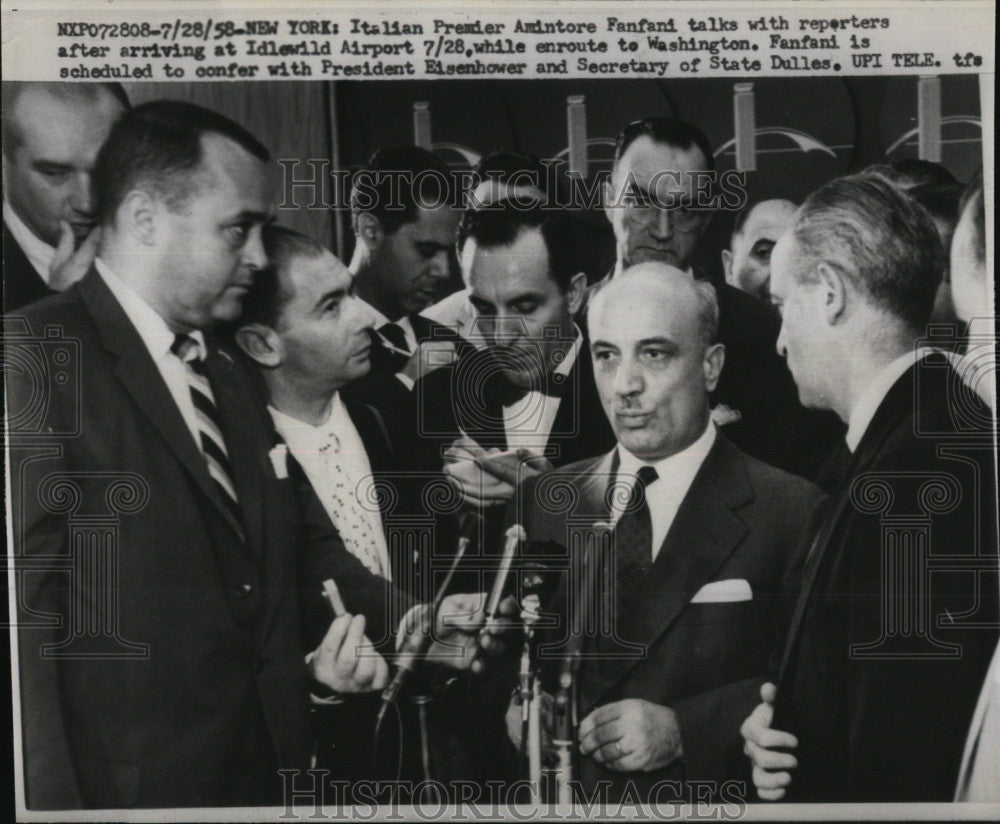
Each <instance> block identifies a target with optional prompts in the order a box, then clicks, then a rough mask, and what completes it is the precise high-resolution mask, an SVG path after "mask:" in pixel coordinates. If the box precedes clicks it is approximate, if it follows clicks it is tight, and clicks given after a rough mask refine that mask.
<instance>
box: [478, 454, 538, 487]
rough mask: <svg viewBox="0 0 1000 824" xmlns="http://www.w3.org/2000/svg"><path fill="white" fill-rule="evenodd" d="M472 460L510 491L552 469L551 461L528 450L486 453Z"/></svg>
mask: <svg viewBox="0 0 1000 824" xmlns="http://www.w3.org/2000/svg"><path fill="white" fill-rule="evenodd" d="M473 460H474V461H475V462H476V463H477V464H478V465H479V466H480V467H481V468H482V469H484V470H485V471H486V472H488V473H489V474H490V475H492V476H493V477H494V478H496V479H497V480H499V481H503V482H504V483H506V484H509V485H510V487H511V488H512V489H516V488H517V486H518V484H521V483H523V482H524V481H526V480H527V479H528V478H533V477H535V475H540V474H541V473H543V472H547V471H548V470H550V469H552V461H550V460H549V459H548V458H546V457H545V456H544V455H538V454H536V453H534V452H532V451H531V450H530V449H518V450H516V451H515V452H498V453H497V454H495V455H493V454H489V453H487V454H485V455H480V456H478V457H476V458H473Z"/></svg>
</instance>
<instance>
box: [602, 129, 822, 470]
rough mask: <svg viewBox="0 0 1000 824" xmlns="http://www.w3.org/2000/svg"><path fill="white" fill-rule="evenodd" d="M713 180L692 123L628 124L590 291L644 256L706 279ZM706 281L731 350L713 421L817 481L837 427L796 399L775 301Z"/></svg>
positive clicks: (759, 454)
mask: <svg viewBox="0 0 1000 824" xmlns="http://www.w3.org/2000/svg"><path fill="white" fill-rule="evenodd" d="M718 182H719V181H718V180H717V178H716V174H715V162H714V159H713V155H712V149H711V145H710V144H709V142H708V138H707V137H706V136H705V134H704V133H703V132H702V131H701V130H700V129H698V128H697V127H696V126H694V125H692V124H690V123H686V122H684V121H682V120H679V119H677V118H670V117H651V118H646V119H644V120H637V121H635V122H633V123H630V124H629V125H628V126H626V127H625V128H624V129H623V130H622V131H621V133H619V135H618V140H617V142H616V145H615V162H614V167H613V169H612V172H611V177H610V179H609V180H608V181H607V182H606V183H605V190H604V196H605V213H606V214H607V216H608V220H609V221H611V226H612V228H613V229H614V234H615V241H616V262H615V269H614V271H613V272H612V273H611V274H609V275H608V277H607V278H605V280H604V281H601V282H600V283H598V284H597V285H596V286H595V287H593V289H599V288H601V286H602V285H603V284H604V283H606V282H607V281H608V280H610V279H611V278H613V277H615V276H617V274H618V273H620V272H621V271H622V270H623V269H626V268H628V267H630V266H634V265H636V264H638V263H643V262H646V261H656V262H660V263H666V264H669V265H670V266H673V267H675V268H677V269H680V270H681V271H683V272H687V274H688V275H690V276H691V277H692V278H695V279H698V280H709V278H708V276H707V274H706V273H705V272H703V271H701V270H699V269H697V268H695V267H694V266H692V260H693V258H694V253H695V250H696V249H697V247H698V243H699V241H700V240H701V238H702V237H703V235H704V234H705V230H706V229H707V228H708V225H709V223H710V221H711V219H712V215H713V213H714V212H715V211H717V210H718V208H719V207H720V204H721V203H722V202H723V201H722V199H721V198H720V194H721V193H722V189H721V187H720V186H719V185H717V184H718ZM731 188H732V187H731V186H730V189H731ZM736 194H738V192H737V193H736ZM712 282H713V285H714V286H715V289H716V292H717V294H718V302H719V341H720V342H721V343H723V344H724V345H725V347H726V353H727V354H726V364H725V367H724V369H723V371H722V374H721V376H720V378H719V383H718V385H717V386H716V388H715V391H714V392H712V393H711V395H710V401H711V403H712V419H713V420H714V421H715V423H716V424H717V425H718V426H721V427H724V429H723V431H724V432H725V433H726V434H727V436H728V437H729V438H730V439H731V440H732V441H734V442H735V443H736V444H737V445H738V446H739V447H740V448H741V449H743V450H744V451H746V452H748V453H749V454H751V455H753V456H754V457H756V458H759V459H760V460H763V461H766V462H767V463H770V464H773V465H774V466H777V467H780V468H782V469H785V470H787V471H790V472H793V473H795V474H798V475H801V476H803V477H807V478H814V477H816V476H817V474H818V471H819V468H820V466H821V465H822V464H823V462H824V461H825V460H826V457H827V455H828V454H829V452H830V451H831V450H832V446H833V444H834V443H836V442H837V438H838V436H839V435H840V434H841V429H842V427H841V426H840V425H839V422H837V421H835V420H833V419H832V418H828V417H826V416H824V415H820V414H819V413H815V412H811V411H808V410H806V409H805V408H804V407H803V406H802V405H801V404H800V403H799V401H798V398H797V395H796V392H795V384H794V382H793V381H792V377H791V375H790V374H789V372H788V369H787V367H786V366H785V365H784V364H783V363H782V361H781V359H780V358H779V357H777V355H776V350H775V341H776V340H777V337H778V328H779V325H780V323H779V320H778V318H777V316H776V314H775V313H774V312H773V310H772V309H771V307H769V306H768V305H767V304H765V303H764V302H763V301H759V300H757V299H755V298H753V297H751V296H750V295H747V294H745V293H743V292H741V291H740V290H739V289H736V288H735V287H733V286H730V285H728V284H727V283H725V282H724V281H722V280H721V279H720V280H718V281H715V280H713V281H712Z"/></svg>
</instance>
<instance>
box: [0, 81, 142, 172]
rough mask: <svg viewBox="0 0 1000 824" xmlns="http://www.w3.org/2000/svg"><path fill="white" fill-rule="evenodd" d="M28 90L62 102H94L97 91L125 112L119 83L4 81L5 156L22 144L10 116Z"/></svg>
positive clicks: (126, 107)
mask: <svg viewBox="0 0 1000 824" xmlns="http://www.w3.org/2000/svg"><path fill="white" fill-rule="evenodd" d="M31 89H44V90H45V91H46V92H48V93H49V94H51V95H53V96H55V97H59V98H62V99H64V100H66V99H69V98H71V97H76V98H79V99H84V100H87V101H88V102H92V101H95V100H96V99H97V94H98V92H100V91H104V92H107V93H108V94H110V95H111V96H112V97H113V98H114V99H115V100H116V101H117V102H118V103H119V104H121V107H122V109H123V110H124V111H128V110H129V109H130V108H131V107H132V104H131V103H129V100H128V95H127V94H126V93H125V87H124V86H122V84H121V83H37V82H32V81H25V80H5V81H3V89H2V94H3V150H4V153H5V154H8V155H10V154H13V152H14V151H16V150H17V149H19V148H20V147H21V144H22V143H23V142H24V140H23V135H22V134H21V130H20V129H19V128H17V121H16V119H15V118H14V117H12V116H11V114H12V112H13V109H14V104H15V103H16V102H17V99H18V98H19V97H20V96H21V95H22V94H24V93H25V92H26V91H30V90H31Z"/></svg>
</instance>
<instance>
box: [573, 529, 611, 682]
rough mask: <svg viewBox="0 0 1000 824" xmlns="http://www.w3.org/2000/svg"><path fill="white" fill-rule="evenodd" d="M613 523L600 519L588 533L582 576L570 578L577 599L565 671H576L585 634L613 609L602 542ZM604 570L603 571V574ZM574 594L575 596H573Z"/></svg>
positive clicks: (592, 629) (584, 544)
mask: <svg viewBox="0 0 1000 824" xmlns="http://www.w3.org/2000/svg"><path fill="white" fill-rule="evenodd" d="M614 528H615V527H614V524H612V523H610V522H609V521H597V522H595V523H594V524H593V525H592V527H591V529H592V531H591V532H590V533H589V534H587V535H586V540H585V541H584V542H583V552H582V558H581V560H582V564H581V567H582V568H581V569H580V573H579V578H578V579H577V578H575V577H570V588H571V590H570V597H571V598H574V601H573V612H572V618H571V619H570V636H569V638H568V639H567V643H566V657H565V658H564V659H563V666H562V673H563V674H564V675H569V674H573V673H574V671H575V669H576V667H578V666H579V659H580V657H581V655H582V653H583V643H584V636H585V635H586V634H587V631H588V629H590V630H591V631H594V632H598V633H599V632H600V624H601V622H602V621H601V619H602V617H603V618H604V619H605V620H607V616H608V615H610V613H609V612H607V610H610V609H612V606H611V603H610V601H609V599H608V597H607V596H608V590H609V589H610V587H609V586H608V584H609V580H608V575H607V573H608V572H609V570H607V569H605V565H604V563H603V562H602V561H603V559H602V557H601V554H602V553H601V544H602V543H603V540H604V537H605V536H606V535H608V534H609V533H611V532H612V531H613V530H614ZM602 573H603V574H602ZM576 583H578V584H579V587H580V589H579V591H578V592H575V593H574V592H572V587H573V585H574V584H576ZM602 584H603V586H602ZM574 596H575V597H574ZM602 596H603V597H602Z"/></svg>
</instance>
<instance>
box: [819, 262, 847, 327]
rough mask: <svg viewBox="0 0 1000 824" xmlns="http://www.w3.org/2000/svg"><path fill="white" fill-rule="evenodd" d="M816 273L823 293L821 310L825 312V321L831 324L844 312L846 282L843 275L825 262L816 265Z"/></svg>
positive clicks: (845, 305)
mask: <svg viewBox="0 0 1000 824" xmlns="http://www.w3.org/2000/svg"><path fill="white" fill-rule="evenodd" d="M816 274H817V275H818V276H819V281H820V283H819V286H820V289H822V294H823V311H824V313H825V314H826V322H827V323H828V324H830V326H833V325H834V324H835V323H837V322H838V321H839V320H840V319H841V318H842V317H843V314H844V309H845V308H846V307H847V284H846V283H845V282H844V276H843V275H842V274H841V273H840V272H838V271H837V270H836V269H834V268H833V267H832V266H830V265H829V264H827V263H820V264H819V265H818V266H817V267H816Z"/></svg>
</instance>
